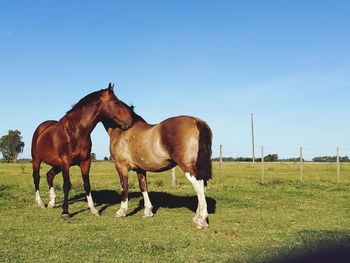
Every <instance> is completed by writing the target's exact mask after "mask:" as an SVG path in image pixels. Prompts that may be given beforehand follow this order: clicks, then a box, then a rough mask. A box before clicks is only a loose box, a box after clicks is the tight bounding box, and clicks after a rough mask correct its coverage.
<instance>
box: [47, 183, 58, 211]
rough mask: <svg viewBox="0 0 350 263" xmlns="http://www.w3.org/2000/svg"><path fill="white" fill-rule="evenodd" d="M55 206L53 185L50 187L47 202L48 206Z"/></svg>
mask: <svg viewBox="0 0 350 263" xmlns="http://www.w3.org/2000/svg"><path fill="white" fill-rule="evenodd" d="M55 206H56V194H55V190H54V188H53V187H50V201H49V203H48V204H47V207H48V208H54V207H55Z"/></svg>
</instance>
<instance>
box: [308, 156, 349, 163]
mask: <svg viewBox="0 0 350 263" xmlns="http://www.w3.org/2000/svg"><path fill="white" fill-rule="evenodd" d="M312 161H313V162H329V163H332V162H336V161H337V157H336V156H318V157H314V158H312ZM339 162H350V159H349V156H344V157H342V156H339Z"/></svg>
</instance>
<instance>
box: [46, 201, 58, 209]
mask: <svg viewBox="0 0 350 263" xmlns="http://www.w3.org/2000/svg"><path fill="white" fill-rule="evenodd" d="M55 206H56V205H52V204H51V203H50V202H49V203H48V204H47V208H55Z"/></svg>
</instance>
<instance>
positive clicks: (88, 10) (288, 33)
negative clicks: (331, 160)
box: [0, 0, 350, 158]
mask: <svg viewBox="0 0 350 263" xmlns="http://www.w3.org/2000/svg"><path fill="white" fill-rule="evenodd" d="M349 14H350V2H349V1H311V0H310V1H283V0H282V1H175V0H174V1H170V0H164V1H1V2H0V111H1V114H0V123H1V126H0V135H4V134H6V133H7V131H8V130H9V129H13V130H14V129H18V130H20V131H21V132H22V135H23V138H24V142H25V145H26V146H25V149H24V152H23V154H22V155H21V156H20V157H22V158H28V157H30V144H31V136H32V134H33V132H34V130H35V128H36V127H37V125H39V124H40V123H41V122H43V121H45V120H48V119H59V118H61V117H62V116H63V115H64V114H65V112H66V111H67V110H69V109H70V107H71V106H72V104H74V103H75V102H77V101H78V100H79V99H80V98H82V97H83V96H85V95H86V94H88V93H90V92H93V91H95V90H99V89H101V88H105V87H106V86H107V84H108V82H109V81H112V82H115V83H116V85H117V88H116V94H117V96H118V97H119V98H120V99H122V100H123V101H124V102H126V103H132V104H134V105H135V106H136V108H135V110H136V112H137V113H139V114H140V115H141V116H143V117H144V118H145V119H146V120H147V121H148V122H150V123H157V122H160V121H161V120H163V119H165V118H168V117H170V116H175V115H183V114H185V115H194V116H197V117H200V118H202V119H204V120H205V121H207V122H208V124H209V125H210V127H211V128H212V130H213V134H214V141H213V155H214V156H217V155H218V151H219V145H220V144H223V145H224V155H225V156H235V157H237V156H250V155H251V148H250V147H251V137H250V136H251V134H250V114H251V112H253V113H254V120H255V123H254V124H255V139H256V140H255V144H256V148H257V149H256V152H257V155H258V153H259V147H260V146H264V147H265V153H266V154H268V153H278V154H279V155H280V156H281V157H296V156H297V155H298V152H299V147H300V146H303V147H304V148H305V150H304V151H305V157H307V158H311V157H313V156H319V155H334V154H335V148H336V147H340V149H341V155H350V136H349V135H350V122H349V114H348V113H349V102H348V101H349V98H350V33H349V28H350V16H349ZM92 140H93V152H95V153H96V154H97V157H98V158H103V157H104V156H109V152H108V151H109V150H108V136H107V134H106V133H105V131H104V130H103V128H102V125H98V126H97V127H96V129H95V130H94V132H93V134H92Z"/></svg>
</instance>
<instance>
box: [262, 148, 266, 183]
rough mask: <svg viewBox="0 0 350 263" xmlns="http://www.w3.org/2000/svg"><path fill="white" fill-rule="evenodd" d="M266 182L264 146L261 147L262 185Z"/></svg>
mask: <svg viewBox="0 0 350 263" xmlns="http://www.w3.org/2000/svg"><path fill="white" fill-rule="evenodd" d="M264 181H265V171H264V146H261V183H262V184H263V183H264Z"/></svg>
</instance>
